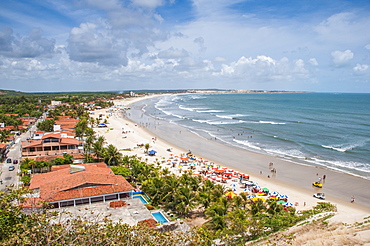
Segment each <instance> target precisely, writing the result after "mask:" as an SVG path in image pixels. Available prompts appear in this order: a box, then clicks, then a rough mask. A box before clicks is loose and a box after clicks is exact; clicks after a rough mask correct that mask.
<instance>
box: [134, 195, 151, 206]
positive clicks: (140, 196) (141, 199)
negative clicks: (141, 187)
mask: <svg viewBox="0 0 370 246" xmlns="http://www.w3.org/2000/svg"><path fill="white" fill-rule="evenodd" d="M132 198H136V199H140V201H141V202H142V203H143V204H148V202H147V201H146V200H145V198H144V197H143V196H142V195H138V196H133V197H132Z"/></svg>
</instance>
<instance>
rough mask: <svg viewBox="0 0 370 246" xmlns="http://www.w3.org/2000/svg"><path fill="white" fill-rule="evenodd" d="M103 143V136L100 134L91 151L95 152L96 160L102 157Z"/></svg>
mask: <svg viewBox="0 0 370 246" xmlns="http://www.w3.org/2000/svg"><path fill="white" fill-rule="evenodd" d="M104 143H105V139H104V137H103V136H100V137H98V139H97V140H96V141H95V143H94V144H93V151H94V152H95V157H96V158H97V159H98V161H99V160H100V159H101V157H103V152H104V147H103V146H104Z"/></svg>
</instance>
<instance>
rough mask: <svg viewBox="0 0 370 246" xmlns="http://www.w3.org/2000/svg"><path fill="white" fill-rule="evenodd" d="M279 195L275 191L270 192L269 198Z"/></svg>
mask: <svg viewBox="0 0 370 246" xmlns="http://www.w3.org/2000/svg"><path fill="white" fill-rule="evenodd" d="M278 195H279V193H278V192H276V191H274V192H272V193H271V194H270V196H278Z"/></svg>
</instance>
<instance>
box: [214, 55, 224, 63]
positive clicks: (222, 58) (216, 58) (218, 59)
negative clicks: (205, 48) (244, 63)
mask: <svg viewBox="0 0 370 246" xmlns="http://www.w3.org/2000/svg"><path fill="white" fill-rule="evenodd" d="M213 61H214V62H227V59H226V58H225V57H221V56H217V57H215V58H214V59H213Z"/></svg>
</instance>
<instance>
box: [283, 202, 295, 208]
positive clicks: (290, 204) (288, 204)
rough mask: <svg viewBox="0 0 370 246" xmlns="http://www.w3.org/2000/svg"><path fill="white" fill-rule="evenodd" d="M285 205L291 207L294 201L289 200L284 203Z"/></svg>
mask: <svg viewBox="0 0 370 246" xmlns="http://www.w3.org/2000/svg"><path fill="white" fill-rule="evenodd" d="M284 206H286V207H291V206H293V203H291V202H287V203H284Z"/></svg>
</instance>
